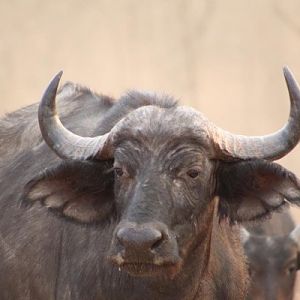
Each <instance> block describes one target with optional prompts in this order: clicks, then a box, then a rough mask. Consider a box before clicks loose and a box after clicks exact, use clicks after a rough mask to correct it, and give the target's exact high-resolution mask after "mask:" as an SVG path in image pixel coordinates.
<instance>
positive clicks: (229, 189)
mask: <svg viewBox="0 0 300 300" xmlns="http://www.w3.org/2000/svg"><path fill="white" fill-rule="evenodd" d="M217 176H218V181H217V182H218V186H217V195H218V196H219V198H220V201H219V215H220V217H221V218H224V217H225V218H229V220H230V222H231V223H236V222H243V221H252V220H255V219H260V218H263V217H265V216H268V215H270V213H271V212H273V211H276V210H278V209H279V208H280V207H282V206H283V205H285V204H286V203H291V204H296V205H300V182H299V180H298V179H297V178H296V176H295V175H294V174H293V173H291V172H289V171H288V170H286V169H285V168H283V167H282V166H280V165H278V164H276V163H271V162H268V161H265V160H248V161H239V162H233V163H225V162H221V163H220V167H219V170H218V175H217Z"/></svg>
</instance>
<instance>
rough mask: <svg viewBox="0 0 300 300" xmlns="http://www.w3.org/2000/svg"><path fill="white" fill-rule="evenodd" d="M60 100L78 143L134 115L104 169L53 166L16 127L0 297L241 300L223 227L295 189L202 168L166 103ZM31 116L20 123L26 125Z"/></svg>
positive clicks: (263, 167)
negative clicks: (128, 114)
mask: <svg viewBox="0 0 300 300" xmlns="http://www.w3.org/2000/svg"><path fill="white" fill-rule="evenodd" d="M67 88H68V87H67ZM59 98H60V101H61V104H60V107H64V106H67V105H66V104H70V103H72V104H71V105H72V106H73V108H72V109H70V108H69V110H64V111H63V112H62V113H63V116H64V117H63V118H62V121H63V123H64V124H65V126H67V127H68V128H69V129H70V130H72V131H73V132H75V133H78V134H82V135H85V136H96V135H99V134H103V133H105V132H107V131H108V130H110V129H111V128H112V127H113V125H114V124H115V123H116V122H117V120H119V119H120V118H121V117H122V115H123V114H125V113H127V111H128V110H132V109H134V108H137V107H140V108H139V109H137V110H136V111H135V113H134V114H131V116H130V118H128V119H127V121H126V122H124V123H123V124H122V127H120V128H119V131H118V133H117V134H116V136H115V138H114V148H115V151H114V159H107V160H94V161H68V160H62V159H59V158H58V157H57V156H56V155H55V154H54V153H53V152H52V151H51V150H50V149H49V148H48V146H47V145H46V144H45V143H44V142H43V141H42V140H41V138H40V136H39V135H37V136H36V135H35V134H33V135H30V134H29V133H27V134H28V136H27V137H26V136H23V134H25V133H26V128H24V127H26V125H24V127H21V128H19V130H15V131H16V132H18V133H17V134H18V135H19V136H20V137H22V140H26V145H27V146H26V147H25V146H24V150H23V151H19V152H18V151H17V152H16V153H15V154H9V155H8V156H7V158H9V159H7V161H6V164H4V163H2V166H1V170H0V189H1V192H2V193H1V195H0V266H1V273H0V298H1V299H4V300H8V299H16V300H17V299H22V300H23V299H31V300H35V299H72V300H76V299H78V300H79V299H80V300H85V299H86V300H88V299H95V300H100V299H101V300H102V299H103V300H107V299H112V300H118V299H133V300H134V299H141V298H142V299H145V300H148V299H149V300H150V299H170V300H171V299H172V300H176V299H178V300H179V299H180V300H182V299H188V300H191V299H245V295H246V289H247V270H246V267H245V262H244V258H243V253H242V249H241V246H240V244H239V241H238V234H237V233H238V232H237V230H236V228H235V226H233V225H232V224H233V223H236V222H241V221H247V220H252V219H256V218H260V217H261V216H264V215H267V214H269V213H270V212H272V211H273V210H276V209H278V208H279V207H280V206H281V205H284V203H285V202H284V198H286V199H287V200H288V201H290V202H292V203H295V204H298V203H299V199H300V187H299V181H298V179H297V178H296V177H295V176H294V175H293V174H292V173H290V172H289V171H287V170H285V169H284V168H283V167H281V166H279V165H277V164H274V163H270V162H268V161H264V160H258V159H253V160H247V161H236V162H231V163H228V162H223V161H221V160H216V159H212V149H211V145H210V143H208V142H207V137H206V133H205V130H203V132H202V131H201V132H200V133H199V132H197V139H195V126H194V123H193V122H194V121H193V120H191V119H190V118H187V115H186V114H185V113H184V112H183V111H182V109H181V108H180V107H179V108H178V107H177V105H176V103H175V102H174V101H173V100H172V99H170V98H164V97H158V96H155V95H151V94H142V93H137V92H133V93H129V94H128V95H126V96H124V97H123V98H121V99H120V100H119V102H117V103H115V104H114V103H113V102H112V101H111V100H110V99H109V98H105V97H100V96H98V95H95V94H93V93H91V92H90V91H88V90H85V89H83V88H79V87H77V90H76V88H75V92H74V91H71V92H68V91H65V90H64V89H63V92H61V93H60V95H59ZM81 101H85V102H84V105H83V104H82V102H81ZM82 107H85V108H86V109H87V110H88V112H87V111H85V113H86V115H88V116H89V118H90V120H95V119H97V122H87V121H86V118H84V117H83V116H82V114H83V112H82ZM79 108H80V109H79ZM35 110H36V109H35V107H33V108H32V110H30V109H29V111H26V113H24V114H23V118H24V119H27V120H28V123H30V120H31V119H32V118H34V116H35ZM7 118H9V119H10V123H11V124H13V123H15V126H17V127H18V122H17V121H18V118H15V119H14V115H12V116H9V117H7ZM195 122H196V120H195ZM197 122H200V125H201V119H200V121H199V119H197ZM24 123H25V124H26V123H27V122H24ZM20 124H23V122H21V123H20ZM30 124H31V123H30ZM75 124H76V125H75ZM19 126H23V125H19ZM7 131H8V136H9V129H7ZM15 140H18V139H16V138H15ZM29 141H30V142H29ZM4 142H5V143H6V144H5V145H1V146H0V147H4V146H5V147H8V145H9V143H10V140H9V138H7V139H6V140H5V139H4ZM12 143H15V142H14V141H13V142H12ZM28 145H31V147H30V146H28ZM22 146H23V145H22V143H21V144H18V147H22ZM10 147H11V148H18V147H17V146H16V145H15V144H13V145H10V146H9V148H10ZM0 150H1V149H0ZM2 161H3V162H4V161H5V156H4V157H3V158H2ZM274 193H275V194H276V197H269V196H270V194H272V195H274ZM257 195H258V196H259V197H258V196H257ZM270 199H271V200H270ZM20 201H21V202H20ZM20 203H21V204H22V205H21V206H20ZM249 207H252V209H249Z"/></svg>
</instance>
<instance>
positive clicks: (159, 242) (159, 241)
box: [151, 234, 163, 250]
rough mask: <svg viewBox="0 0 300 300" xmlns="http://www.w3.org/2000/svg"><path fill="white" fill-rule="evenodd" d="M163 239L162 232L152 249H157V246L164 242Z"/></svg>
mask: <svg viewBox="0 0 300 300" xmlns="http://www.w3.org/2000/svg"><path fill="white" fill-rule="evenodd" d="M162 241H163V238H162V234H161V235H160V237H159V238H157V240H156V241H155V242H154V243H153V245H152V246H151V250H155V249H156V248H158V247H159V246H160V244H161V243H162Z"/></svg>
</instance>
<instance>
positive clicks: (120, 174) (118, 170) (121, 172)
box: [114, 168, 124, 177]
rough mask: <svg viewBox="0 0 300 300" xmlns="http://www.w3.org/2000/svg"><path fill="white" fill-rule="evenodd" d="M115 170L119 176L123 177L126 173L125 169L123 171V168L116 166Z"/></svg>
mask: <svg viewBox="0 0 300 300" xmlns="http://www.w3.org/2000/svg"><path fill="white" fill-rule="evenodd" d="M114 172H115V174H116V176H117V177H121V176H123V174H124V171H123V169H122V168H114Z"/></svg>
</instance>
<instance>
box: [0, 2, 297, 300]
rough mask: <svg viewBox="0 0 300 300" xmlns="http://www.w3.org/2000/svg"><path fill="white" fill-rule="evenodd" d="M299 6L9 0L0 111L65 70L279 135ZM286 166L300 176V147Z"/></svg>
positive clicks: (0, 58)
mask: <svg viewBox="0 0 300 300" xmlns="http://www.w3.org/2000/svg"><path fill="white" fill-rule="evenodd" d="M299 11H300V1H297V0H285V1H282V0H252V1H249V0H228V1H221V0H206V1H204V0H164V1H161V0H160V1H159V0H152V1H146V0H115V1H111V0H97V1H96V0H89V1H83V0H64V1H58V0H52V1H39V0H26V1H17V0H9V1H8V0H6V1H5V0H2V1H0V37H1V41H0V94H1V99H0V104H1V105H0V114H1V115H3V114H4V113H7V112H10V111H13V110H15V109H17V108H20V107H22V106H25V105H27V104H31V103H33V102H36V101H38V100H39V98H40V96H41V94H42V92H43V90H44V88H45V87H46V85H47V83H48V82H49V80H50V78H51V77H52V76H53V75H54V74H55V73H56V72H57V71H59V70H61V69H63V70H64V75H63V80H68V81H74V82H79V83H81V84H84V85H87V86H88V87H90V88H92V89H93V90H95V91H97V92H99V93H103V94H108V95H110V96H113V97H116V98H118V97H119V96H120V95H121V94H122V93H123V92H124V91H126V90H127V89H132V88H137V89H142V90H154V91H159V92H165V93H169V94H171V95H174V96H175V97H176V98H178V99H180V101H181V103H184V104H188V105H191V106H193V107H195V108H197V109H199V110H201V111H202V112H203V113H204V114H205V115H206V116H207V117H208V118H209V119H211V120H212V121H214V122H215V123H216V124H217V125H219V126H221V127H223V128H224V129H227V130H229V131H232V132H234V133H240V134H247V135H259V134H267V133H270V132H273V131H275V130H277V129H279V128H280V127H281V126H282V125H283V124H284V122H285V121H286V120H287V117H288V112H289V100H288V94H287V89H286V86H285V82H284V78H283V75H282V66H284V65H288V66H290V68H291V69H292V70H293V72H294V74H295V75H296V77H297V78H298V80H299V82H300V19H299ZM83 109H84V107H83ZM281 163H282V164H283V165H284V166H286V167H288V168H289V169H290V170H292V171H294V172H295V173H296V174H297V175H298V176H300V148H299V147H298V148H296V149H295V150H294V151H293V152H292V153H291V154H289V155H288V157H287V158H285V159H284V160H282V161H281ZM299 212H300V210H297V209H294V210H293V213H294V216H295V220H296V221H297V222H299V223H300V213H299ZM298 299H300V296H299V298H298Z"/></svg>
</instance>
